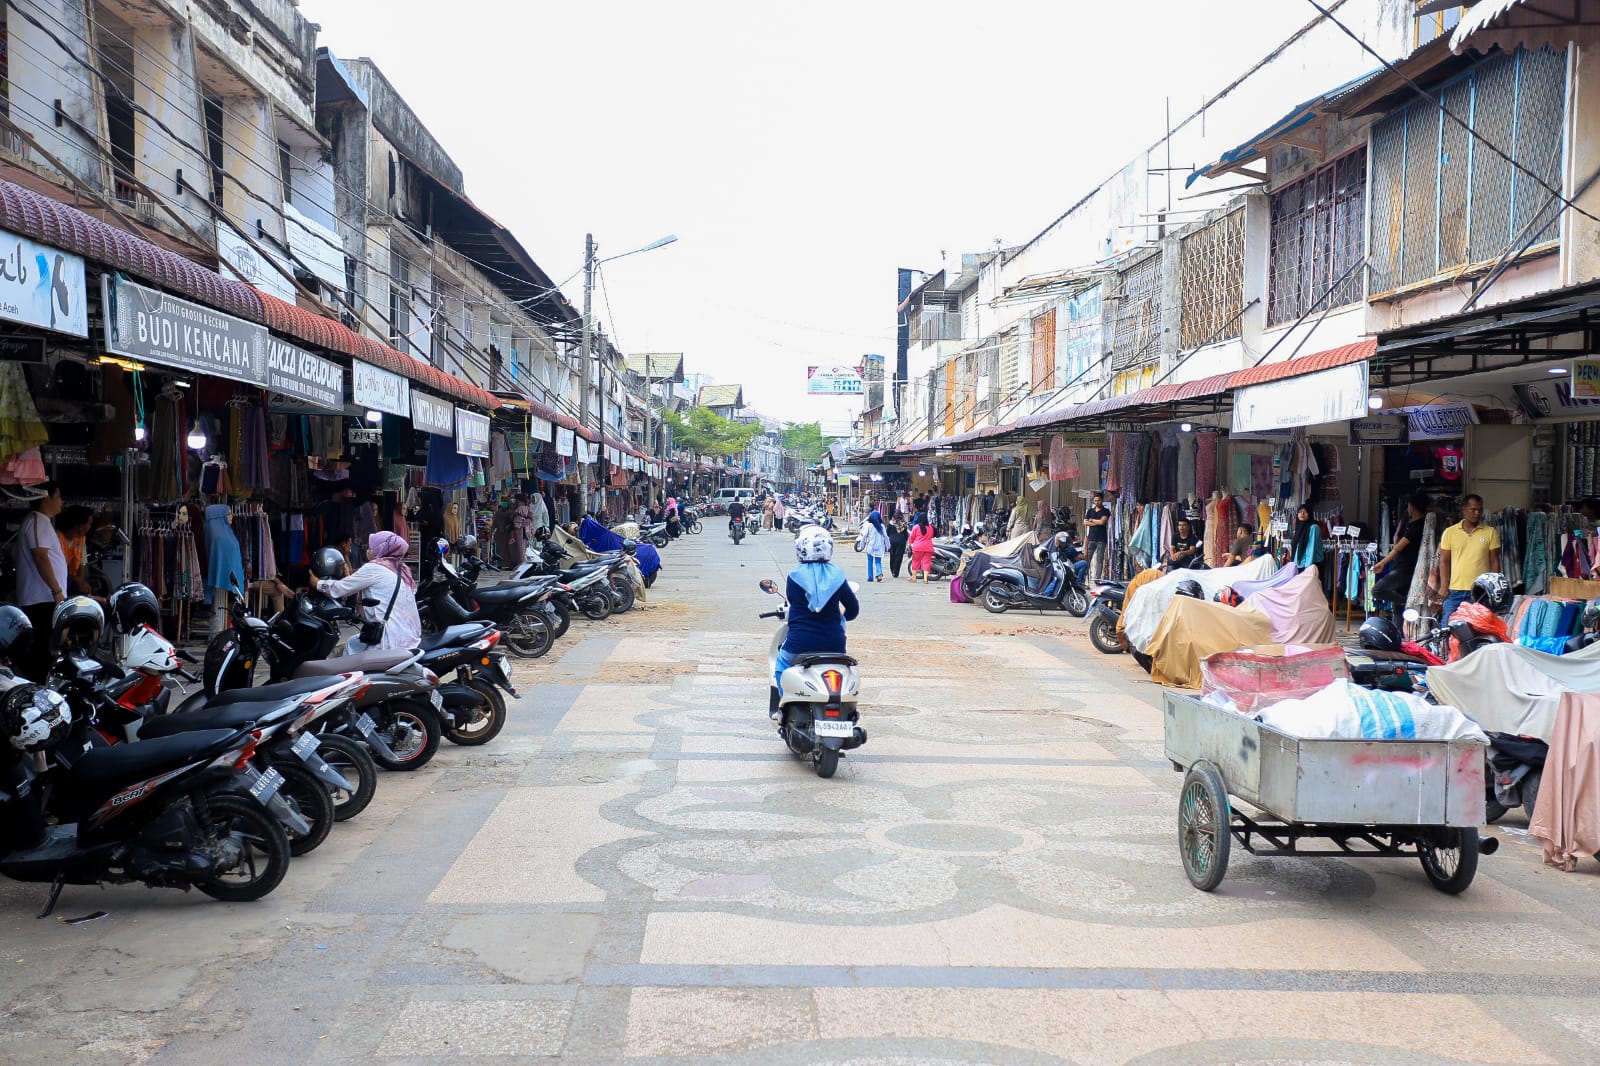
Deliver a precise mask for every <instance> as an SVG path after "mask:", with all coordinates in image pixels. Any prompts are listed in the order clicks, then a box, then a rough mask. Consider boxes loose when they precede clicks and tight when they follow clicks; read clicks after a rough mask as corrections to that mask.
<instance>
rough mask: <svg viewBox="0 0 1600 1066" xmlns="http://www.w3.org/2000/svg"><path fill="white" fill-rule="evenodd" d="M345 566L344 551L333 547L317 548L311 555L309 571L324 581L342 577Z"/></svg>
mask: <svg viewBox="0 0 1600 1066" xmlns="http://www.w3.org/2000/svg"><path fill="white" fill-rule="evenodd" d="M346 569H347V566H346V564H345V561H344V552H342V551H340V550H339V549H338V548H335V547H331V546H330V547H327V548H318V549H317V553H316V554H315V555H313V556H312V557H311V572H312V573H313V574H316V575H317V576H318V577H319V578H321V579H322V580H324V581H337V580H338V579H339V578H341V577H344V572H345V570H346Z"/></svg>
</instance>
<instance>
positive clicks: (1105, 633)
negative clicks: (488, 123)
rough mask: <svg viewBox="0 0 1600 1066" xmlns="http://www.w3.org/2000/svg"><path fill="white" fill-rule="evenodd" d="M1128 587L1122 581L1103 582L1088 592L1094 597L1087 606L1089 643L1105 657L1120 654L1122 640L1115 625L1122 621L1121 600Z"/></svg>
mask: <svg viewBox="0 0 1600 1066" xmlns="http://www.w3.org/2000/svg"><path fill="white" fill-rule="evenodd" d="M1127 591H1128V586H1127V583H1126V582H1123V581H1103V582H1101V583H1100V584H1098V585H1096V586H1094V587H1093V588H1092V589H1090V590H1089V595H1091V596H1092V597H1094V599H1093V602H1091V604H1090V605H1089V643H1090V644H1093V645H1094V648H1095V650H1096V651H1098V652H1102V653H1104V654H1106V655H1120V654H1122V651H1123V647H1122V639H1121V638H1120V637H1118V636H1117V623H1118V622H1119V621H1121V619H1122V600H1123V596H1124V595H1125V594H1126V593H1127Z"/></svg>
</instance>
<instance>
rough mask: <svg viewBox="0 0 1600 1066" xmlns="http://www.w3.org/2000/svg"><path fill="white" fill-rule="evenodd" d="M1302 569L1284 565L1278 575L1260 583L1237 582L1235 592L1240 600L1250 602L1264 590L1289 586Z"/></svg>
mask: <svg viewBox="0 0 1600 1066" xmlns="http://www.w3.org/2000/svg"><path fill="white" fill-rule="evenodd" d="M1299 572H1300V568H1299V567H1298V566H1296V565H1294V563H1292V562H1288V563H1284V564H1283V565H1282V566H1280V567H1278V572H1277V573H1276V574H1271V575H1268V576H1267V577H1264V578H1262V579H1261V580H1259V581H1235V582H1234V583H1233V591H1235V592H1237V593H1238V594H1239V598H1240V599H1244V600H1248V599H1249V598H1250V597H1251V596H1254V595H1255V594H1256V593H1258V592H1260V591H1261V590H1262V589H1270V588H1277V587H1278V586H1279V585H1285V584H1288V583H1289V582H1290V581H1293V580H1294V577H1295V575H1296V574H1298V573H1299Z"/></svg>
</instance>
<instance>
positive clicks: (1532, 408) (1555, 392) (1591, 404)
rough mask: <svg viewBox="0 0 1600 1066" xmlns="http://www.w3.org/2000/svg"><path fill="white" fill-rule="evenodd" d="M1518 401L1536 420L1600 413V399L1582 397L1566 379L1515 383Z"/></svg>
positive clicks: (1572, 417)
mask: <svg viewBox="0 0 1600 1066" xmlns="http://www.w3.org/2000/svg"><path fill="white" fill-rule="evenodd" d="M1511 388H1512V390H1513V391H1514V392H1516V394H1517V401H1518V403H1520V404H1521V405H1522V409H1523V410H1524V411H1526V412H1527V413H1528V417H1529V418H1531V419H1533V420H1534V421H1536V422H1543V421H1548V420H1550V419H1560V420H1571V419H1575V418H1583V417H1589V416H1594V415H1600V399H1595V400H1591V399H1580V398H1578V397H1576V396H1574V395H1573V394H1572V388H1571V386H1569V385H1568V384H1567V383H1566V382H1565V381H1553V380H1552V381H1535V382H1531V383H1529V384H1527V385H1513V386H1511Z"/></svg>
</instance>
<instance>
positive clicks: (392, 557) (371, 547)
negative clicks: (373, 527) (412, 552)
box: [367, 529, 417, 588]
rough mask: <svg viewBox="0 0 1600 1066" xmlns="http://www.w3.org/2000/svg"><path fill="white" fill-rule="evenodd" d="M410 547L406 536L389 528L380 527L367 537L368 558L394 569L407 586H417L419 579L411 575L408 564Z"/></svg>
mask: <svg viewBox="0 0 1600 1066" xmlns="http://www.w3.org/2000/svg"><path fill="white" fill-rule="evenodd" d="M409 548H410V545H408V544H407V543H406V540H405V538H404V537H402V536H400V534H398V533H391V532H389V531H388V530H387V529H380V530H378V532H376V533H374V534H373V535H372V536H370V537H368V538H367V558H368V559H371V560H372V561H373V562H375V563H379V564H381V565H383V566H387V567H388V568H389V569H390V570H393V571H394V572H395V573H396V574H398V575H399V576H400V580H402V581H404V582H405V583H406V587H408V588H416V587H417V579H416V578H414V577H412V576H411V568H410V567H409V566H407V565H406V552H407V550H409Z"/></svg>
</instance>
